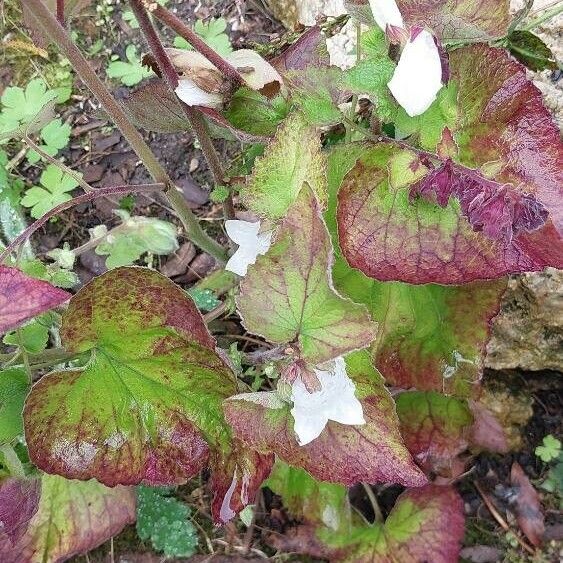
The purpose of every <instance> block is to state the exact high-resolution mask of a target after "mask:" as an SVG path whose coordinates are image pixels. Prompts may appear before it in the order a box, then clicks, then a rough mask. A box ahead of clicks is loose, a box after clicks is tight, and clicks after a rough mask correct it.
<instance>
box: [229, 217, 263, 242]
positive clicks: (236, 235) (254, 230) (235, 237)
mask: <svg viewBox="0 0 563 563" xmlns="http://www.w3.org/2000/svg"><path fill="white" fill-rule="evenodd" d="M225 230H226V231H227V235H228V236H229V238H230V239H231V240H232V241H233V242H236V243H237V244H249V243H252V241H253V240H255V239H256V238H257V237H258V231H259V230H260V221H257V222H256V223H252V222H251V221H239V220H238V219H229V220H228V221H225Z"/></svg>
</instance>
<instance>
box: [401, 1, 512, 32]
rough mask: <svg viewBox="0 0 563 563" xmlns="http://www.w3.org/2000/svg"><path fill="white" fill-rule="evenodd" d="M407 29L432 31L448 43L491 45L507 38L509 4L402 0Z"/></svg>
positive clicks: (402, 12) (499, 2)
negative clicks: (489, 43) (470, 40)
mask: <svg viewBox="0 0 563 563" xmlns="http://www.w3.org/2000/svg"><path fill="white" fill-rule="evenodd" d="M397 5H398V7H399V10H400V11H401V14H402V15H403V19H404V21H405V24H406V25H420V26H423V27H429V28H430V29H432V31H433V32H434V33H435V34H436V35H437V36H438V37H439V38H440V39H441V40H442V41H445V42H448V41H449V42H451V41H461V42H463V40H467V39H472V40H475V39H479V40H481V41H489V40H490V39H494V38H495V37H502V36H503V35H505V34H506V31H507V29H508V25H509V23H510V13H509V11H508V8H509V1H508V0H479V1H478V2H475V1H474V0H398V1H397Z"/></svg>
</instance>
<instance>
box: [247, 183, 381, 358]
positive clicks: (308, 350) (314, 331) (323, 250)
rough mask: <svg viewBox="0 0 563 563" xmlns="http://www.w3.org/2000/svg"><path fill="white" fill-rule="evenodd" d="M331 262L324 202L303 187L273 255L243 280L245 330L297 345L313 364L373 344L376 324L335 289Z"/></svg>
mask: <svg viewBox="0 0 563 563" xmlns="http://www.w3.org/2000/svg"><path fill="white" fill-rule="evenodd" d="M331 260H332V247H331V243H330V238H329V235H328V232H327V229H326V226H325V224H324V221H323V220H322V217H321V215H320V209H319V204H318V203H317V200H316V198H315V196H314V194H313V193H312V192H311V190H310V189H309V188H308V187H307V188H304V189H302V190H301V193H300V194H299V195H298V196H297V200H296V201H295V203H293V205H292V206H291V208H290V209H289V212H288V214H287V216H286V217H285V219H284V220H283V221H282V222H281V224H280V226H279V227H278V230H277V233H276V236H275V240H274V242H273V244H272V246H271V247H270V249H269V250H268V252H267V253H266V254H265V255H264V256H259V257H258V259H257V261H256V264H255V265H251V266H250V267H249V268H248V274H247V275H246V276H245V277H244V279H243V280H242V282H241V286H240V294H239V296H238V298H237V305H238V310H239V313H240V315H241V318H242V322H243V324H244V326H245V327H246V329H247V330H248V331H250V332H252V333H254V334H259V335H261V336H263V337H264V338H265V339H266V340H268V341H270V342H275V343H278V344H283V343H290V342H296V343H297V346H298V351H299V353H300V355H301V357H302V358H304V359H306V360H307V361H309V362H311V363H313V364H318V363H322V362H325V361H327V360H330V359H333V358H335V357H337V356H339V355H341V354H343V353H346V352H348V351H350V350H357V349H360V348H365V347H366V346H368V345H369V344H370V343H371V342H372V340H373V339H374V338H375V334H376V330H377V326H376V325H375V323H373V322H372V321H371V319H370V317H369V315H368V314H367V311H366V309H365V307H364V306H362V305H357V304H355V303H352V302H351V301H349V300H347V299H343V298H342V297H340V295H339V294H338V293H336V292H335V291H334V289H333V288H332V280H331V274H330V271H329V267H330V263H331ZM264 295H268V296H269V299H267V300H264V298H263V296H264ZM258 304H259V306H258Z"/></svg>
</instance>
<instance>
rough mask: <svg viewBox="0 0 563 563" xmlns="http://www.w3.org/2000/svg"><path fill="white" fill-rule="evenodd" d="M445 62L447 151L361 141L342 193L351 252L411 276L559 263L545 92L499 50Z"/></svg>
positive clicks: (344, 238)
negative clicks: (451, 97)
mask: <svg viewBox="0 0 563 563" xmlns="http://www.w3.org/2000/svg"><path fill="white" fill-rule="evenodd" d="M450 64H451V84H450V87H451V88H455V89H457V109H458V111H457V112H456V116H457V117H455V119H454V121H453V124H452V122H451V120H450V125H451V127H452V130H451V131H444V134H442V136H441V137H442V139H445V138H446V137H447V136H448V135H449V136H450V138H451V142H449V143H448V153H447V156H446V155H444V154H443V152H442V151H443V149H444V147H443V146H439V147H434V150H436V148H437V149H438V152H439V153H440V154H442V155H443V156H439V154H436V155H435V156H429V155H428V154H427V153H424V154H421V153H419V152H417V151H416V149H415V148H413V149H412V150H410V149H408V148H406V147H404V146H403V145H401V146H398V145H397V143H393V142H391V141H390V142H386V143H378V144H377V145H374V146H372V148H368V147H366V153H365V154H364V155H363V156H362V157H361V158H360V160H359V161H358V162H357V163H356V166H355V167H354V168H353V169H352V170H351V171H350V172H349V174H348V175H347V176H346V178H345V179H344V183H343V186H342V189H341V190H340V193H339V207H338V224H339V235H340V244H341V248H342V251H343V253H344V255H345V257H346V259H347V260H348V262H349V263H350V264H351V265H352V266H354V267H357V268H359V269H360V270H362V271H363V272H364V273H366V274H367V275H368V276H371V277H374V278H377V279H380V280H401V281H407V282H410V283H428V282H435V283H444V284H454V283H466V282H468V281H472V280H477V279H493V278H497V277H501V276H504V275H506V274H507V273H514V272H522V271H535V270H541V269H543V268H545V267H546V266H548V265H553V266H556V267H561V266H562V265H563V244H561V239H560V235H559V233H558V229H559V230H560V229H562V228H563V227H562V223H563V212H562V208H561V200H562V199H561V188H560V186H561V185H562V182H563V179H562V177H561V166H560V163H561V161H562V159H563V152H562V149H561V145H560V142H559V136H558V131H557V128H556V127H555V125H554V123H553V121H552V118H551V116H550V115H549V112H548V111H547V110H546V109H545V107H544V106H543V102H542V98H541V93H540V92H539V90H537V88H535V87H534V86H533V85H532V84H531V82H529V81H528V80H527V79H526V76H525V72H524V68H523V67H522V66H521V65H520V64H518V63H517V62H515V61H513V60H511V59H509V58H508V56H507V55H506V53H505V52H504V51H501V50H499V49H492V48H490V47H487V46H484V45H476V46H471V47H465V48H463V49H459V50H456V51H454V52H452V54H451V57H450ZM514 92H517V94H516V95H514ZM508 100H509V101H508ZM506 104H508V105H506ZM506 107H509V108H510V109H509V110H507V109H505V108H506ZM426 138H427V140H428V139H436V138H440V137H439V136H436V135H431V136H427V137H426ZM499 139H500V140H499ZM425 148H431V147H425ZM452 151H453V154H452ZM448 158H453V161H454V162H453V163H448V162H449V161H448ZM436 161H437V162H438V164H436ZM416 194H419V195H421V196H422V197H418V198H417V197H414V196H415V195H416Z"/></svg>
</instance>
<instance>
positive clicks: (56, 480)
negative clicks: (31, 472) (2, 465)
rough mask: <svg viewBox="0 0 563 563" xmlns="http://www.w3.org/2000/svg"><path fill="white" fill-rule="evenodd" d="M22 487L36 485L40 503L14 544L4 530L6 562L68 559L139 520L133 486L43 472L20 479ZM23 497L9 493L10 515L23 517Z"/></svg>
mask: <svg viewBox="0 0 563 563" xmlns="http://www.w3.org/2000/svg"><path fill="white" fill-rule="evenodd" d="M21 481H22V483H21V485H20V486H21V488H22V490H23V489H25V488H26V487H27V488H29V487H32V488H37V489H38V490H37V492H36V493H33V494H39V489H40V498H39V504H38V506H37V507H36V511H35V513H34V514H33V516H32V517H31V518H30V519H29V520H28V522H27V526H26V527H25V531H24V532H23V534H20V537H19V538H18V539H17V541H16V542H15V543H14V544H12V543H9V540H6V538H3V537H2V532H1V531H0V561H2V563H35V562H37V561H45V562H56V561H66V560H67V559H70V558H71V557H72V556H73V555H77V554H80V553H86V552H87V551H89V550H91V549H93V548H95V547H97V546H98V545H100V544H102V543H104V542H105V541H106V540H108V539H109V538H111V537H113V536H115V535H116V534H118V533H119V532H120V531H121V530H122V529H123V528H124V527H125V526H126V525H127V524H131V523H132V522H134V521H135V491H134V490H133V489H132V488H129V487H120V486H118V487H115V488H113V489H110V488H108V487H105V486H104V485H101V484H100V483H98V482H96V481H94V480H92V481H87V482H81V481H69V480H67V479H64V478H62V477H58V476H56V475H43V476H42V477H40V478H36V479H33V480H32V481H31V482H29V481H28V480H26V479H22V480H21ZM21 508H22V505H21V498H19V496H18V495H16V496H14V497H12V498H10V502H8V503H7V506H5V507H4V509H5V510H6V512H7V513H8V514H9V516H8V519H9V520H11V521H14V519H19V516H17V513H18V512H19V511H20V510H21Z"/></svg>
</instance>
